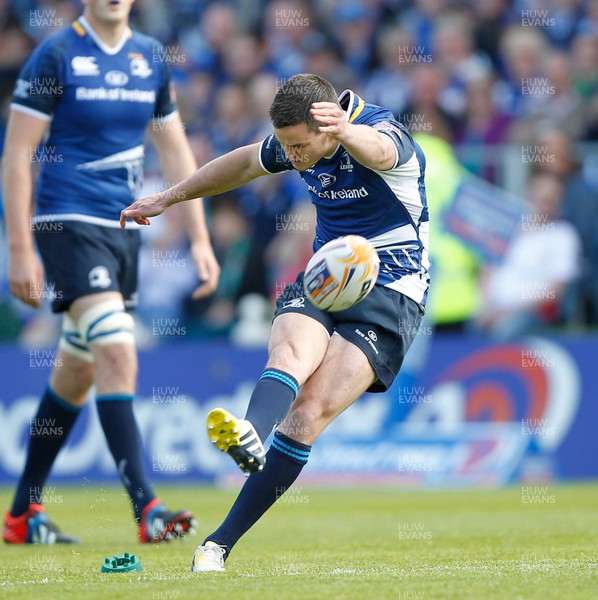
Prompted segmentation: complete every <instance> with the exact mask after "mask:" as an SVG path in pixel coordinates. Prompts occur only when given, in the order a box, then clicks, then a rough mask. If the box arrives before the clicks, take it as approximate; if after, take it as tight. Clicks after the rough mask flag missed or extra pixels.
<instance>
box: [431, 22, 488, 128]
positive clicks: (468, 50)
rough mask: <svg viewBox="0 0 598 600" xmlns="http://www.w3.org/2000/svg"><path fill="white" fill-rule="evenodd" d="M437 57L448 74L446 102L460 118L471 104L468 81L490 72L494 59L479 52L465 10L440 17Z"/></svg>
mask: <svg viewBox="0 0 598 600" xmlns="http://www.w3.org/2000/svg"><path fill="white" fill-rule="evenodd" d="M434 40H435V41H434V49H435V52H434V59H435V62H437V63H438V64H439V65H440V67H441V68H442V69H443V71H444V73H445V75H446V82H445V86H444V88H443V90H442V99H441V102H442V105H443V107H444V109H445V110H446V111H448V112H449V113H450V114H451V115H452V116H453V117H456V118H460V117H462V116H463V114H464V113H465V110H466V108H468V106H467V96H466V94H467V84H468V83H469V82H470V81H471V80H473V79H478V78H480V77H481V76H483V75H486V74H489V72H490V69H491V64H490V61H489V60H488V59H487V58H485V57H482V56H480V55H479V54H476V53H475V52H474V48H473V35H472V32H471V26H470V24H469V22H468V19H467V18H466V16H465V14H464V13H452V14H449V15H447V16H445V17H442V18H440V19H439V20H438V27H437V29H436V34H435V36H434Z"/></svg>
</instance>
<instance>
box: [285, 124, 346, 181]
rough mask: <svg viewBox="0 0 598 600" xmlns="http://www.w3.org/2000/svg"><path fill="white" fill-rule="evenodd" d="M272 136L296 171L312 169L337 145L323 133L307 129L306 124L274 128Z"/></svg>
mask: <svg viewBox="0 0 598 600" xmlns="http://www.w3.org/2000/svg"><path fill="white" fill-rule="evenodd" d="M274 135H275V136H276V139H277V140H278V141H279V142H280V144H281V146H282V149H283V150H284V153H285V154H286V156H287V158H288V159H289V160H290V161H291V163H293V167H295V169H297V170H298V171H305V170H306V169H309V168H310V167H313V166H314V165H315V164H316V163H317V162H318V161H319V160H320V159H321V158H322V157H324V156H327V155H328V154H330V153H331V151H332V150H333V149H334V148H335V147H336V145H337V143H338V142H334V141H331V139H330V138H329V137H328V135H327V134H325V133H319V132H317V131H313V130H311V129H309V128H308V127H307V124H306V123H299V125H291V126H289V127H282V128H280V129H276V128H275V129H274Z"/></svg>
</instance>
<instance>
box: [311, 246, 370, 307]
mask: <svg viewBox="0 0 598 600" xmlns="http://www.w3.org/2000/svg"><path fill="white" fill-rule="evenodd" d="M379 268H380V259H379V258H378V253H377V252H376V249H375V248H374V246H373V245H372V244H371V243H370V242H369V241H368V240H366V239H365V238H364V237H361V236H360V235H346V236H344V237H340V238H337V239H336V240H332V241H331V242H328V243H327V244H324V246H322V247H321V248H320V249H319V250H318V251H317V252H316V253H315V254H314V255H313V256H312V257H311V259H310V261H309V262H308V263H307V267H305V273H304V275H303V288H304V289H305V293H306V295H307V297H308V299H309V301H310V302H311V303H312V304H314V305H315V306H317V307H318V308H320V309H322V310H328V311H331V312H337V311H339V310H346V309H347V308H349V307H351V306H353V305H354V304H357V303H358V302H360V301H361V300H363V299H364V298H365V297H366V296H367V295H368V293H369V292H370V291H371V290H372V288H373V287H374V284H375V283H376V279H378V270H379Z"/></svg>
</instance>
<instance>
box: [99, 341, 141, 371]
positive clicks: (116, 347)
mask: <svg viewBox="0 0 598 600" xmlns="http://www.w3.org/2000/svg"><path fill="white" fill-rule="evenodd" d="M93 352H94V356H95V358H96V364H97V366H98V370H99V371H100V372H101V373H104V374H105V373H110V375H111V377H113V378H114V379H119V380H134V379H135V378H136V377H137V356H136V351H135V346H134V345H133V344H123V343H114V344H105V345H101V346H97V347H94V348H93Z"/></svg>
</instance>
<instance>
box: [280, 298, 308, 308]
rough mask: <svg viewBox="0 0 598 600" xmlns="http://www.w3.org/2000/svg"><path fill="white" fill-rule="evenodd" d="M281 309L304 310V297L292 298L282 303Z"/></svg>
mask: <svg viewBox="0 0 598 600" xmlns="http://www.w3.org/2000/svg"><path fill="white" fill-rule="evenodd" d="M282 307H283V308H305V297H301V298H293V299H292V300H287V301H286V302H283V305H282Z"/></svg>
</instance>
